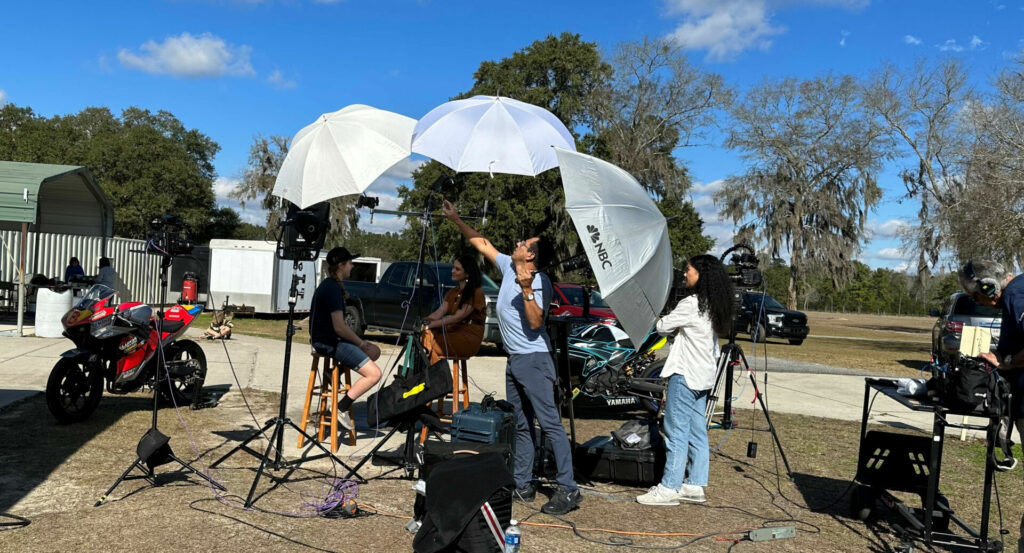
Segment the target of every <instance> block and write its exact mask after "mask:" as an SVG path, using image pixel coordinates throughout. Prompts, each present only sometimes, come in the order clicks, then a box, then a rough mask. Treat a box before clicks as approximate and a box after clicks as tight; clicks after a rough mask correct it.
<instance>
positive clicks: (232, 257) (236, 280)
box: [209, 240, 320, 313]
mask: <svg viewBox="0 0 1024 553" xmlns="http://www.w3.org/2000/svg"><path fill="white" fill-rule="evenodd" d="M276 247H277V246H276V244H273V243H270V242H264V241H262V240H211V241H210V277H209V278H210V294H209V295H210V298H209V300H210V301H209V305H210V306H220V305H221V303H223V302H224V300H225V298H227V300H228V302H229V303H230V304H231V305H237V306H239V307H241V306H243V305H245V306H247V307H249V306H251V307H252V308H253V309H254V310H255V311H256V313H286V312H287V311H288V289H289V288H290V287H291V282H292V262H291V261H289V260H284V259H278V258H277V254H276ZM299 265H300V269H299V275H300V278H301V277H302V276H305V277H306V281H305V282H301V281H300V282H299V291H300V292H302V293H303V294H302V295H301V296H299V298H298V300H297V301H296V303H295V312H296V313H305V312H308V311H309V306H310V303H311V302H312V300H313V292H314V291H315V290H316V286H317V284H318V283H319V279H318V278H317V275H319V274H320V259H317V260H315V261H303V262H301V263H300V264H299Z"/></svg>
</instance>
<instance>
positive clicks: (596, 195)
mask: <svg viewBox="0 0 1024 553" xmlns="http://www.w3.org/2000/svg"><path fill="white" fill-rule="evenodd" d="M555 151H556V152H557V155H558V165H559V169H560V171H561V172H562V185H563V187H564V189H565V209H566V211H568V212H569V215H570V216H571V217H572V222H573V224H574V225H575V226H576V232H578V233H579V235H580V238H581V240H582V242H583V249H584V251H585V252H586V254H587V259H588V260H590V266H591V268H592V269H593V270H594V276H596V277H597V283H598V284H599V285H600V287H601V295H602V296H603V297H604V300H605V301H606V302H608V305H609V306H611V308H612V311H614V312H615V316H616V317H618V319H619V323H620V324H622V328H623V330H625V331H626V334H629V338H630V340H632V341H633V344H634V345H639V344H640V343H641V342H643V339H644V337H646V336H647V333H648V332H650V330H651V327H653V326H654V322H655V321H656V320H657V319H658V315H659V313H661V309H662V308H663V307H664V306H665V301H666V300H667V299H668V292H669V287H670V286H671V284H672V248H671V246H670V245H669V239H668V224H667V223H666V221H665V217H664V216H663V215H662V214H661V211H659V210H658V206H657V205H655V204H654V200H652V199H651V197H650V196H648V195H647V192H646V191H645V190H644V189H643V187H642V186H640V183H638V182H637V181H636V179H634V178H633V177H632V175H630V174H629V173H627V172H625V171H623V170H622V169H620V168H618V167H617V166H615V165H613V164H611V163H608V162H607V161H602V160H600V159H597V158H596V157H592V156H588V155H586V154H579V153H576V152H571V151H568V150H563V149H560V148H556V149H555Z"/></svg>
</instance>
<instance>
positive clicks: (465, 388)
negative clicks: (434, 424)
mask: <svg viewBox="0 0 1024 553" xmlns="http://www.w3.org/2000/svg"><path fill="white" fill-rule="evenodd" d="M467 359H468V357H449V358H448V362H449V363H451V364H452V393H450V394H447V395H445V396H444V397H442V398H438V400H437V417H438V418H439V419H441V422H447V423H449V424H450V423H451V422H452V418H453V417H454V415H455V413H457V412H458V411H459V409H465V408H466V407H469V371H468V370H467V368H466V360H467ZM460 373H461V375H462V377H461V378H460V377H459V375H460ZM448 398H451V400H452V412H451V413H445V412H444V402H445V400H446V399H448ZM459 403H462V406H461V407H460V406H459ZM426 440H427V427H426V426H424V427H423V428H422V429H421V430H420V443H423V442H425V441H426Z"/></svg>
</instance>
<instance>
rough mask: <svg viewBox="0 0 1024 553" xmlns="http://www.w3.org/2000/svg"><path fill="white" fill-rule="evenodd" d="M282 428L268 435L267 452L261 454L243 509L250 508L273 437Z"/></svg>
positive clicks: (277, 427) (278, 426) (279, 426)
mask: <svg viewBox="0 0 1024 553" xmlns="http://www.w3.org/2000/svg"><path fill="white" fill-rule="evenodd" d="M283 428H284V427H283V426H281V425H277V426H276V427H275V428H274V432H273V433H272V434H270V437H269V439H268V440H267V450H266V451H264V452H263V457H260V466H259V468H258V469H256V477H255V478H253V479H252V486H251V487H250V488H249V495H248V496H247V497H246V498H245V507H246V508H249V507H252V496H253V494H255V493H256V485H257V484H259V483H260V477H261V476H263V469H265V468H266V467H267V459H268V457H269V456H270V448H272V447H274V437H275V436H277V434H278V433H279V432H281V431H282V429H283Z"/></svg>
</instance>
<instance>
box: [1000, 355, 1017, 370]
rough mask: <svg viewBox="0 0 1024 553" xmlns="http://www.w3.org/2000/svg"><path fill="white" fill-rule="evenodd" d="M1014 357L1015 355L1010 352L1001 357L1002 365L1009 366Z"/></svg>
mask: <svg viewBox="0 0 1024 553" xmlns="http://www.w3.org/2000/svg"><path fill="white" fill-rule="evenodd" d="M1014 357H1015V356H1014V355H1013V354H1012V353H1008V354H1006V357H1003V366H1004V367H1009V366H1010V365H1011V364H1012V363H1013V358H1014Z"/></svg>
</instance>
